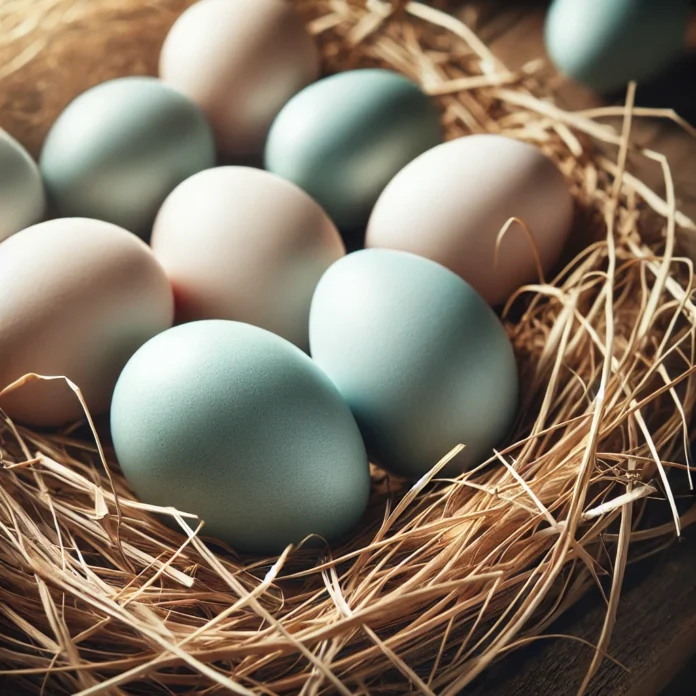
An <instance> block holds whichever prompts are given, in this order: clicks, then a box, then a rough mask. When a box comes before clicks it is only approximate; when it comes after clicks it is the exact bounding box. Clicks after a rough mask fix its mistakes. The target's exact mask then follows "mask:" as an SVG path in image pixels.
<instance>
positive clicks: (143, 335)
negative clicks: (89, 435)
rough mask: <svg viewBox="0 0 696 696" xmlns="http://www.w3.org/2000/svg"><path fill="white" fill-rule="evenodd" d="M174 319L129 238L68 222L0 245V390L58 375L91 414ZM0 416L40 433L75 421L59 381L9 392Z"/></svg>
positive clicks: (162, 280) (167, 298)
mask: <svg viewBox="0 0 696 696" xmlns="http://www.w3.org/2000/svg"><path fill="white" fill-rule="evenodd" d="M173 313H174V302H173V298H172V293H171V289H170V287H169V282H168V281H167V277H166V275H165V274H164V271H163V270H162V267H161V266H160V265H159V263H157V261H156V259H155V257H154V255H153V254H152V251H151V250H150V249H149V247H148V246H147V245H146V244H145V243H144V242H142V241H141V240H140V239H138V238H137V237H136V236H135V235H133V234H131V233H130V232H126V231H125V230H123V229H121V228H119V227H116V226H114V225H111V224H109V223H106V222H101V221H98V220H88V219H69V218H64V219H59V220H50V221H48V222H44V223H41V224H38V225H35V226H33V227H29V228H28V229H25V230H22V231H21V232H18V233H17V234H15V235H13V236H12V237H10V238H9V239H8V240H6V241H5V242H3V243H2V244H0V327H1V329H0V389H2V388H4V387H6V386H7V385H8V384H10V383H12V382H14V381H15V380H17V379H19V378H20V377H22V376H24V375H25V374H27V373H30V372H35V373H38V374H41V375H45V376H57V375H61V376H66V377H68V378H70V379H71V380H72V381H73V382H75V383H76V384H77V386H78V387H80V389H81V390H82V393H83V395H84V397H85V399H86V401H87V404H88V406H89V408H90V411H91V413H92V415H95V416H96V415H97V414H99V413H101V412H103V411H105V410H106V409H107V408H108V406H109V402H110V400H111V394H112V390H113V388H114V385H115V384H116V380H117V378H118V375H119V373H120V371H121V369H122V368H123V366H124V365H125V364H126V361H127V360H128V359H129V358H130V356H131V355H132V354H133V353H134V352H135V351H136V350H137V349H138V348H139V347H140V346H141V345H142V344H143V343H145V341H147V340H148V339H149V338H151V337H152V336H154V335H155V334H157V333H159V332H160V331H164V329H166V328H168V327H169V326H171V323H172V318H173ZM0 408H2V409H4V410H5V411H6V412H7V413H8V415H9V416H10V417H11V418H14V419H15V420H17V421H19V422H22V423H27V424H30V425H39V426H55V425H62V424H64V423H66V422H68V421H72V420H75V419H77V418H80V417H81V416H82V415H83V411H82V407H81V406H80V404H79V403H78V400H77V398H76V396H75V395H74V394H73V392H72V391H71V390H70V389H69V388H68V386H67V385H66V384H65V382H64V381H63V380H60V381H51V382H35V383H31V384H28V385H26V386H24V387H22V388H20V389H16V390H14V391H12V392H10V393H9V394H8V395H7V396H5V397H3V398H2V399H0Z"/></svg>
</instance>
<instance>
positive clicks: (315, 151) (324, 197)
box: [265, 69, 442, 230]
mask: <svg viewBox="0 0 696 696" xmlns="http://www.w3.org/2000/svg"><path fill="white" fill-rule="evenodd" d="M440 142H442V129H441V126H440V118H439V114H438V110H437V108H436V107H435V104H434V103H433V102H432V101H431V99H430V98H429V97H428V96H426V95H425V94H424V93H423V92H422V91H421V89H420V88H419V87H418V85H417V84H415V83H414V82H412V81H411V80H409V79H408V78H406V77H404V76H403V75H400V74H398V73H396V72H392V71H389V70H380V69H367V70H349V71H346V72H341V73H338V74H337V75H332V76H330V77H327V78H325V79H323V80H320V81H319V82H315V83H314V84H312V85H310V86H309V87H306V88H305V89H304V90H302V91H301V92H299V93H298V94H296V95H295V96H294V97H293V98H292V99H291V100H290V101H289V102H288V103H287V104H286V105H285V106H284V107H283V109H282V110H281V111H280V113H279V114H278V116H277V117H276V119H275V121H274V122H273V125H272V126H271V130H270V133H269V135H268V140H267V143H266V149H265V164H266V169H268V170H270V171H272V172H274V173H276V174H279V175H280V176H282V177H284V178H286V179H289V180H290V181H292V182H293V183H295V184H297V185H298V186H299V187H300V188H302V189H304V190H305V191H306V192H307V193H309V195H310V196H312V198H314V199H315V200H316V201H317V202H318V203H319V204H320V205H321V206H323V208H324V209H325V210H326V212H327V213H328V214H329V216H330V217H331V218H332V219H333V221H334V222H335V223H336V224H337V225H338V227H339V228H341V229H344V230H353V229H356V228H359V227H360V226H361V225H363V224H364V223H365V222H366V221H367V218H368V217H369V214H370V211H371V210H372V206H373V205H374V203H375V201H376V200H377V197H378V196H379V194H380V193H381V192H382V189H384V187H385V186H386V185H387V183H388V182H389V181H390V179H391V178H392V177H393V176H394V175H395V174H396V173H397V172H398V171H399V170H400V169H401V168H402V167H404V166H405V165H406V164H408V163H409V162H410V161H411V160H412V159H414V158H415V157H417V156H418V155H420V154H421V153H422V152H425V150H428V149H429V148H431V147H434V146H435V145H437V144H438V143H440Z"/></svg>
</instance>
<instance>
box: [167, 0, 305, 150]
mask: <svg viewBox="0 0 696 696" xmlns="http://www.w3.org/2000/svg"><path fill="white" fill-rule="evenodd" d="M318 74H319V56H318V52H317V49H316V47H315V45H314V41H313V39H312V37H311V36H310V35H309V34H308V33H307V30H306V29H305V26H304V23H303V21H302V19H301V18H300V16H299V15H298V14H297V13H296V12H295V10H294V8H293V7H291V5H290V3H288V2H285V1H284V0H202V1H201V2H197V3H196V4H194V5H192V6H191V7H190V8H189V9H188V10H186V12H184V13H183V14H182V15H181V17H179V19H178V20H177V21H176V22H175V24H174V26H173V27H172V29H171V31H170V33H169V35H168V36H167V39H166V40H165V42H164V46H163V47H162V53H161V56H160V77H161V78H162V79H163V80H164V81H165V82H167V83H168V84H171V85H173V86H174V87H176V88H177V89H179V90H181V91H182V92H183V93H184V94H186V95H188V96H189V97H190V98H191V99H193V101H195V102H196V103H197V104H199V105H200V106H201V108H202V109H203V110H204V111H205V113H206V115H207V116H208V119H209V120H210V123H211V124H212V126H213V130H214V131H215V137H216V140H217V144H218V147H219V149H220V150H221V151H222V152H223V153H224V154H225V155H228V156H234V157H246V156H249V155H253V154H260V153H261V152H262V150H263V143H264V141H265V139H266V134H267V133H268V128H269V126H270V125H271V121H272V120H273V119H274V118H275V116H276V114H277V113H278V111H280V109H281V107H282V106H283V104H285V102H287V101H288V99H290V97H292V95H293V94H295V93H296V92H298V91H299V90H300V89H302V88H303V87H304V86H305V85H307V84H309V83H310V82H312V81H314V80H315V79H316V78H317V76H318Z"/></svg>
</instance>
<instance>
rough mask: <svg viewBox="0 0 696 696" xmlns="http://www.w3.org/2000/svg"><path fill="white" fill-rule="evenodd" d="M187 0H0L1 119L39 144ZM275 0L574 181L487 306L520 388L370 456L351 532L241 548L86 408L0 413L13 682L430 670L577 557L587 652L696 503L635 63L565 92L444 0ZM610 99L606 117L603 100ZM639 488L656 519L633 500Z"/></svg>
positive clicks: (552, 597)
mask: <svg viewBox="0 0 696 696" xmlns="http://www.w3.org/2000/svg"><path fill="white" fill-rule="evenodd" d="M186 4H188V2H187V0H150V1H149V2H142V0H6V1H5V2H3V3H2V5H1V6H0V27H2V32H1V33H0V80H1V82H0V113H2V116H3V119H4V123H3V125H4V126H5V128H7V129H8V130H9V131H11V132H12V133H13V134H14V135H16V136H17V137H18V138H20V139H21V140H22V141H23V142H25V143H26V144H27V145H28V146H29V147H30V148H31V149H33V150H34V151H36V150H37V149H38V147H39V146H40V143H41V140H42V138H43V136H44V134H45V132H46V130H47V128H48V126H49V125H50V123H51V121H52V119H53V118H54V117H55V115H56V114H57V113H58V111H59V110H60V109H61V108H62V107H63V106H64V105H65V104H66V103H67V102H68V101H69V100H70V99H71V98H72V97H73V96H74V95H75V94H77V93H79V92H81V91H82V90H84V89H85V88H87V87H88V86H90V85H93V84H96V83H97V82H100V81H102V80H104V79H108V78H111V77H115V76H117V75H122V74H129V73H141V72H154V71H155V66H156V56H157V52H158V49H159V46H160V44H161V41H162V38H163V36H164V34H165V32H166V31H167V29H168V27H169V26H170V25H171V23H172V22H173V20H174V18H175V17H176V15H177V14H178V13H179V12H180V11H181V10H182V9H183V7H184V6H185V5H186ZM298 5H300V7H301V10H302V11H303V12H305V13H306V16H307V20H308V23H309V27H310V28H311V30H312V32H313V33H314V34H315V35H316V36H317V39H318V41H319V43H320V45H321V47H322V53H323V56H324V59H325V68H326V70H327V71H335V70H339V69H345V68H349V67H355V66H361V65H374V64H378V65H387V66H390V67H392V68H395V69H396V70H399V71H402V72H404V73H406V74H407V75H409V76H411V77H413V78H414V79H417V80H418V81H419V82H420V83H421V84H422V85H423V86H424V88H425V89H426V90H427V91H428V92H430V93H431V94H433V95H435V98H436V99H437V101H438V102H439V104H440V105H441V107H442V109H443V114H444V116H443V118H444V123H445V126H446V130H447V134H448V136H449V137H456V136H460V135H465V134H468V133H473V132H503V133H506V134H508V135H510V136H513V137H516V138H522V139H524V140H527V141H530V142H533V143H536V144H537V145H539V146H540V147H541V148H543V150H544V151H545V152H546V153H548V154H549V155H551V156H552V157H553V158H554V159H555V161H556V162H557V163H558V165H559V166H560V168H561V169H562V171H563V172H564V174H565V175H566V176H567V178H568V181H569V184H570V186H571V187H572V190H573V193H574V195H575V197H576V200H577V208H578V213H577V224H576V228H575V233H574V242H573V247H574V248H573V250H572V252H571V253H569V255H568V257H567V259H566V261H567V265H566V266H565V267H564V268H563V270H562V272H560V274H559V275H558V276H557V277H556V278H554V279H545V280H544V279H540V280H539V283H538V284H535V285H533V286H530V287H527V288H525V289H524V290H523V291H522V292H521V294H520V296H519V297H518V298H517V300H516V301H515V302H514V303H513V305H512V308H510V309H509V310H508V311H507V313H506V314H505V315H504V316H505V319H506V326H507V329H508V331H509V335H510V337H511V339H512V341H513V343H514V346H515V349H516V353H517V357H518V361H519V365H520V370H521V375H522V380H523V388H524V400H523V405H522V407H521V410H520V417H519V419H518V422H517V426H516V433H515V436H514V437H513V438H512V442H510V443H508V444H507V446H506V447H505V449H503V450H501V451H500V452H499V453H498V454H497V456H496V457H495V459H494V460H493V461H492V462H491V463H489V464H488V465H487V466H484V467H481V468H479V469H478V470H477V471H473V472H469V473H467V474H465V475H463V476H461V477H460V478H458V479H456V480H449V481H442V480H437V481H434V480H432V479H437V468H435V469H434V470H433V471H432V473H431V475H430V476H429V477H426V478H425V479H423V480H421V481H419V482H418V483H417V484H416V485H415V486H414V487H412V488H410V489H409V488H408V487H407V486H405V485H404V484H403V483H402V482H400V481H397V480H395V479H389V478H388V477H386V476H384V475H383V474H380V473H379V472H377V471H375V472H374V473H375V485H374V494H373V498H372V502H371V506H370V512H369V514H368V516H367V518H366V521H365V523H364V525H363V526H362V528H361V529H359V530H358V531H357V532H356V534H355V536H354V538H353V539H352V540H351V542H350V543H349V544H347V545H345V546H343V547H340V548H333V549H331V550H329V549H324V550H322V551H321V552H317V551H316V550H314V551H311V550H307V549H299V550H297V549H294V550H292V549H288V550H286V552H285V553H283V554H282V555H281V556H280V558H271V559H261V560H260V559H253V558H240V557H238V556H237V555H235V554H234V552H232V550H230V549H225V548H222V547H220V546H218V545H215V544H214V543H212V542H210V541H204V539H202V538H201V536H200V534H201V532H200V530H199V527H198V526H197V521H196V520H194V519H191V518H190V517H186V516H184V515H181V514H179V513H176V512H174V511H166V512H165V514H170V515H174V516H175V517H176V519H177V520H178V522H179V524H180V527H181V530H182V531H173V530H172V529H171V528H170V527H169V526H167V525H165V524H163V522H162V521H161V519H159V518H158V516H157V515H156V514H153V510H152V509H151V508H148V507H147V506H145V505H141V504H139V503H138V502H137V501H136V500H135V499H134V498H133V497H132V495H131V493H130V492H129V490H128V487H127V485H126V484H125V482H124V480H123V478H122V477H121V475H120V473H119V470H118V467H117V466H116V464H115V463H114V460H113V457H112V456H111V454H110V453H109V450H108V447H106V444H107V443H108V433H106V432H102V433H100V434H101V439H102V441H103V442H104V443H105V448H106V453H105V454H104V453H103V452H102V450H101V449H100V446H99V445H98V444H95V443H98V442H99V440H96V439H95V437H93V436H92V435H91V434H90V431H89V429H88V428H83V430H82V431H79V430H77V431H75V430H73V431H71V432H63V433H49V434H47V433H37V432H31V431H29V430H26V429H23V428H20V427H15V426H14V425H13V424H12V423H10V422H9V421H8V420H7V419H6V418H2V419H0V438H1V439H0V455H1V456H2V461H3V464H4V468H2V469H1V470H0V477H1V478H0V481H1V485H0V537H1V539H0V662H1V663H2V666H3V670H4V671H3V674H4V677H0V679H5V680H6V682H5V683H6V684H7V685H8V686H9V685H10V684H11V685H12V687H13V688H12V689H10V690H9V691H8V693H16V692H19V691H20V690H21V689H22V688H23V689H26V691H27V692H30V693H38V692H40V691H41V690H42V689H43V693H44V694H51V695H52V696H58V695H59V694H61V693H76V692H79V693H80V694H83V695H86V694H97V693H109V694H126V693H133V694H159V693H161V694H167V693H192V692H194V691H195V692H196V693H210V694H212V693H224V692H232V693H238V694H250V693H254V694H280V693H301V694H319V693H342V694H349V693H356V694H368V693H374V694H378V693H389V694H393V693H402V692H408V693H423V694H434V693H437V694H447V695H453V694H456V693H458V691H459V690H460V689H461V688H462V687H464V686H465V685H467V684H468V683H470V682H471V681H472V680H473V679H474V678H475V677H476V675H478V674H480V673H481V672H482V671H483V670H484V669H486V667H487V666H488V665H490V664H491V662H492V661H494V660H496V659H497V658H498V657H500V656H501V655H502V654H504V653H506V652H508V651H510V650H512V649H514V648H515V647H517V646H519V645H521V644H523V643H526V642H529V640H531V639H533V637H534V636H536V635H538V634H539V633H540V632H541V631H543V630H544V629H545V628H546V627H547V626H548V625H549V623H550V622H551V621H552V620H553V619H554V618H555V617H557V616H558V615H559V614H560V613H561V612H563V611H564V610H565V609H567V608H568V607H569V606H570V605H571V604H572V603H573V602H574V601H575V600H577V599H578V598H579V597H580V596H581V595H582V594H583V593H584V592H585V591H586V589H587V588H589V587H590V586H592V585H599V586H601V587H602V588H603V589H604V591H605V592H606V599H607V616H606V622H605V625H604V627H603V630H602V632H601V635H599V636H598V639H597V644H596V646H595V650H594V659H592V660H591V662H588V672H587V680H589V679H590V677H591V675H592V673H593V672H594V671H595V670H596V668H597V666H598V664H599V663H600V662H601V660H602V659H603V657H604V655H605V653H606V650H607V646H608V640H609V636H610V634H611V629H612V625H613V619H614V616H615V613H616V609H617V603H618V600H619V594H620V589H621V582H622V578H623V575H624V569H625V567H626V564H627V562H628V561H629V560H630V559H631V558H633V557H635V556H638V555H641V556H644V555H646V554H649V553H651V552H654V551H655V550H656V549H658V548H660V547H663V546H664V545H665V544H666V543H669V542H670V541H671V540H673V539H674V538H675V537H676V534H677V532H678V530H679V529H680V528H683V527H684V526H686V525H687V524H689V523H691V522H693V521H694V519H696V515H695V514H694V508H693V507H692V508H690V509H686V510H684V508H683V507H682V506H681V505H680V500H679V496H678V495H677V494H676V493H673V489H674V490H676V489H677V488H678V487H679V486H680V485H682V484H684V483H685V482H686V481H687V480H688V478H689V469H688V466H687V465H686V462H688V454H687V450H688V439H689V430H688V424H689V422H690V419H691V416H692V411H693V405H694V395H695V390H696V384H695V382H694V375H693V372H694V350H695V342H694V330H695V327H696V308H694V305H693V304H692V303H691V301H690V299H689V297H690V293H691V290H692V285H693V278H692V270H693V269H692V265H691V263H690V262H689V261H688V260H686V259H685V258H679V257H678V255H677V254H678V252H677V251H676V248H677V247H676V240H677V233H678V231H679V230H680V228H682V229H691V230H693V229H694V224H693V222H692V221H691V220H689V219H688V218H686V217H685V216H684V215H682V214H680V213H679V212H678V211H677V210H676V209H675V203H674V201H675V194H674V186H673V182H672V178H671V175H670V171H669V167H668V164H667V162H666V160H665V158H664V157H662V156H661V155H660V154H659V153H657V152H652V151H647V150H642V149H639V148H638V147H636V146H633V145H632V144H631V141H630V130H631V122H632V120H633V119H636V118H642V117H644V116H651V115H653V116H654V115H660V114H650V113H646V112H644V111H641V110H638V109H633V108H632V104H631V91H630V90H629V100H628V103H627V106H626V107H625V108H621V109H613V110H612V109H606V110H594V111H593V112H591V113H590V112H583V113H578V112H575V113H569V112H567V111H564V110H562V109H560V108H558V107H557V106H555V105H554V101H553V99H552V98H551V97H550V95H549V94H547V90H546V88H545V87H544V85H543V82H544V81H543V80H542V79H540V78H539V76H538V74H537V69H538V65H528V66H527V67H526V68H525V69H522V70H520V71H519V72H510V71H508V70H507V69H506V68H505V66H504V65H502V64H501V63H500V62H499V61H498V60H497V59H496V58H495V56H494V55H492V54H491V53H490V51H489V50H488V49H487V48H486V46H485V45H484V44H483V43H482V42H481V41H480V40H478V39H477V37H476V35H475V34H474V33H472V31H471V30H470V29H469V28H467V26H465V25H464V24H463V23H461V22H459V21H458V20H455V19H454V18H453V17H452V16H449V15H447V14H445V13H443V12H441V11H439V10H437V9H433V8H432V7H428V6H426V5H424V4H420V3H417V2H394V3H387V2H377V1H368V2H367V3H365V2H358V1H357V0H318V1H316V2H315V1H312V2H309V1H307V2H301V3H298ZM617 113H618V114H619V115H622V116H623V128H622V129H621V128H620V129H618V130H615V129H614V128H612V127H610V126H607V125H606V124H605V123H604V122H603V120H602V119H604V117H606V116H607V115H614V116H615V115H617ZM667 115H669V114H667ZM639 158H649V159H652V160H655V161H656V162H657V163H658V164H659V165H660V166H661V167H662V169H663V172H664V181H665V188H666V192H667V194H666V198H665V199H663V198H661V197H660V196H658V195H657V194H656V193H655V192H653V191H652V190H650V189H649V188H648V187H647V186H645V185H644V184H642V183H641V182H640V181H639V180H638V179H637V178H636V177H635V176H633V175H632V174H631V173H630V169H631V162H632V161H633V160H634V159H639ZM508 233H510V232H508ZM573 254H576V255H575V257H574V258H573V256H572V255H573ZM513 317H514V318H513ZM0 386H4V385H0ZM98 430H99V428H97V431H98ZM78 434H79V435H80V436H79V437H78ZM684 488H685V489H686V486H684ZM649 499H655V500H656V501H657V502H655V503H651V505H654V506H656V507H662V508H664V509H665V510H666V511H667V512H668V513H669V514H668V515H667V516H666V519H667V521H665V519H664V518H663V519H662V520H661V521H660V522H659V524H657V525H656V524H655V523H654V522H651V519H652V518H651V517H650V515H649V514H645V513H646V506H647V505H648V502H647V501H648V500H649ZM670 514H671V517H670ZM587 680H586V683H587Z"/></svg>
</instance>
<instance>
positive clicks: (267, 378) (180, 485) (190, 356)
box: [111, 320, 370, 554]
mask: <svg viewBox="0 0 696 696" xmlns="http://www.w3.org/2000/svg"><path fill="white" fill-rule="evenodd" d="M111 431H112V434H113V441H114V447H115V449H116V455H117V457H118V461H119V463H120V465H121V468H122V470H123V473H124V474H125V476H126V478H127V479H128V481H129V482H130V484H131V486H132V487H133V489H134V491H135V493H136V495H138V497H140V498H141V499H142V500H143V501H145V502H147V503H151V504H155V505H163V506H175V507H176V508H178V509H179V510H183V511H186V512H192V513H194V514H196V515H198V516H199V517H201V518H202V519H204V520H205V522H206V525H205V527H204V530H203V533H204V534H205V535H206V536H214V537H218V538H220V539H222V540H223V541H226V542H228V543H229V544H231V545H232V546H233V547H234V548H235V549H236V550H238V551H245V552H251V553H264V554H268V553H278V552H280V551H282V549H283V548H284V547H285V546H286V545H287V544H290V543H298V542H300V541H302V539H303V538H305V537H306V536H307V535H310V534H318V535H321V536H323V537H324V538H326V539H329V540H331V539H335V538H337V537H340V536H341V535H343V534H344V533H345V532H348V531H349V530H350V529H351V528H352V527H353V526H354V525H355V524H356V523H357V522H358V520H359V519H360V517H361V516H362V514H363V512H364V510H365V506H366V504H367V499H368V495H369V491H370V474H369V468H368V463H367V455H366V453H365V447H364V445H363V442H362V440H361V437H360V433H359V431H358V428H357V425H356V423H355V420H354V419H353V416H352V415H351V413H350V410H349V409H348V407H347V406H346V404H345V403H344V402H343V400H342V399H341V397H340V395H339V394H338V392H337V391H336V388H335V387H334V385H333V384H332V383H331V381H330V380H329V379H328V377H327V376H326V375H324V374H323V373H322V372H321V370H319V368H318V367H317V366H316V365H315V364H314V363H313V362H312V361H311V359H310V358H309V357H308V356H307V355H305V354H304V353H303V352H302V351H300V350H299V349H298V348H296V347H295V346H293V345H292V344H290V343H288V342H287V341H285V340H283V339H282V338H280V337H278V336H276V335H274V334H272V333H270V332H268V331H265V330H263V329H259V328H257V327H255V326H250V325H248V324H242V323H238V322H230V321H219V320H210V321H197V322H192V323H190V324H184V325H182V326H177V327H175V328H173V329H171V330H169V331H166V332H164V333H162V334H160V335H159V336H157V337H155V338H153V339H152V340H151V341H149V342H148V343H146V344H145V345H144V346H143V347H142V348H141V349H140V350H139V351H138V352H137V353H136V354H135V355H134V356H133V358H132V359H131V360H130V362H129V363H128V365H126V368H125V369H124V371H123V374H122V375H121V377H120V379H119V381H118V384H117V386H116V390H115V392H114V399H113V403H112V408H111Z"/></svg>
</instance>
